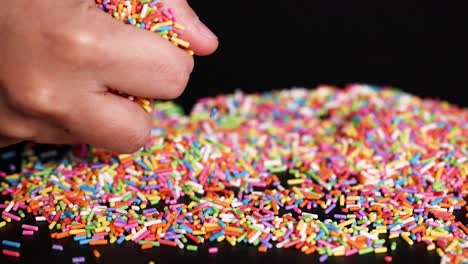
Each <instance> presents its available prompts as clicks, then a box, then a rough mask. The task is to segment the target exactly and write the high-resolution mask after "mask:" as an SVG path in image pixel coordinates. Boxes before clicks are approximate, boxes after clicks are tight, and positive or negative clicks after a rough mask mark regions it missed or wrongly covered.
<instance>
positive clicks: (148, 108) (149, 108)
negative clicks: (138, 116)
mask: <svg viewBox="0 0 468 264" xmlns="http://www.w3.org/2000/svg"><path fill="white" fill-rule="evenodd" d="M141 107H142V108H143V109H145V111H146V112H148V113H149V112H151V107H149V106H147V105H141Z"/></svg>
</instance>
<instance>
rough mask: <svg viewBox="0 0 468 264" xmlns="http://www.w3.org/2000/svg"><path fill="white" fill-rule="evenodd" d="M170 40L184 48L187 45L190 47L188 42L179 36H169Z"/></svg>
mask: <svg viewBox="0 0 468 264" xmlns="http://www.w3.org/2000/svg"><path fill="white" fill-rule="evenodd" d="M171 41H172V43H174V44H177V45H180V46H182V47H184V48H186V49H187V48H188V47H190V43H189V42H187V41H185V40H182V39H180V38H176V37H172V38H171Z"/></svg>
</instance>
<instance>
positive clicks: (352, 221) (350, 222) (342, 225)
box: [338, 219, 355, 227]
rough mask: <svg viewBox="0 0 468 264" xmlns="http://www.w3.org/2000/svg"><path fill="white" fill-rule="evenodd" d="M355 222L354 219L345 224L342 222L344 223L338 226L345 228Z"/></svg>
mask: <svg viewBox="0 0 468 264" xmlns="http://www.w3.org/2000/svg"><path fill="white" fill-rule="evenodd" d="M354 221H355V220H354V219H349V220H346V221H344V222H342V223H339V224H338V227H345V226H347V225H350V224H352V223H354Z"/></svg>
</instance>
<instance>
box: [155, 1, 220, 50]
mask: <svg viewBox="0 0 468 264" xmlns="http://www.w3.org/2000/svg"><path fill="white" fill-rule="evenodd" d="M164 5H165V6H166V7H168V8H172V9H173V10H174V12H175V13H176V19H177V23H179V24H181V25H183V26H184V27H185V30H184V33H183V35H182V36H181V38H182V39H184V40H186V41H188V42H190V48H191V49H192V50H193V51H195V54H197V55H209V54H211V53H213V52H214V51H215V50H216V48H217V47H218V38H217V37H216V35H215V34H214V33H213V32H212V31H211V30H210V29H208V27H207V26H206V25H204V24H203V23H202V22H201V21H200V19H199V18H198V16H197V14H196V13H195V12H194V11H193V9H192V8H191V7H190V6H189V4H188V3H187V1H186V0H166V1H164Z"/></svg>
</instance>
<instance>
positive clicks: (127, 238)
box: [125, 234, 133, 241]
mask: <svg viewBox="0 0 468 264" xmlns="http://www.w3.org/2000/svg"><path fill="white" fill-rule="evenodd" d="M132 237H133V234H129V235H128V236H126V237H125V241H130V240H132Z"/></svg>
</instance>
